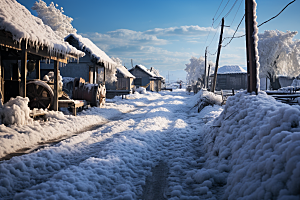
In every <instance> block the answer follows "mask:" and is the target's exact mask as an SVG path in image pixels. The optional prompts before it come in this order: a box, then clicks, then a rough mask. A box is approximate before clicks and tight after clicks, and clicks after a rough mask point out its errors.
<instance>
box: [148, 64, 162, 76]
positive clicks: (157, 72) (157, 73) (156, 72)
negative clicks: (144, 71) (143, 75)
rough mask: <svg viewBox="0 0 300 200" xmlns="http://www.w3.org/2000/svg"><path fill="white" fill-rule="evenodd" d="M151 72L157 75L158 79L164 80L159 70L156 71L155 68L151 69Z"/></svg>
mask: <svg viewBox="0 0 300 200" xmlns="http://www.w3.org/2000/svg"><path fill="white" fill-rule="evenodd" d="M150 72H152V73H153V74H155V76H156V77H160V78H164V77H163V76H162V75H160V74H159V71H158V70H157V69H154V67H151V68H150Z"/></svg>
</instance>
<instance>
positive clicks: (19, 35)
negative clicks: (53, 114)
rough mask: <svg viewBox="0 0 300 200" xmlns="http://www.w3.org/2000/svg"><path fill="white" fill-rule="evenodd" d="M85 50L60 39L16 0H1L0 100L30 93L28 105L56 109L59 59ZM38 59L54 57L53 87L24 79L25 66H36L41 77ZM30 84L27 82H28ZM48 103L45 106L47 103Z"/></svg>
mask: <svg viewBox="0 0 300 200" xmlns="http://www.w3.org/2000/svg"><path fill="white" fill-rule="evenodd" d="M84 55H85V54H84V53H83V52H82V51H80V50H78V49H76V48H74V47H73V46H71V45H69V44H68V43H67V42H65V41H63V39H61V37H59V36H58V35H57V34H56V33H55V31H53V30H52V29H51V28H50V27H49V26H47V25H45V24H44V23H43V21H42V20H41V19H40V18H38V17H35V16H33V15H32V14H31V13H30V11H29V10H28V9H27V8H26V7H24V6H23V5H21V4H20V3H18V2H17V1H16V0H1V9H0V65H1V67H0V69H1V76H0V83H1V84H0V91H1V93H2V101H4V102H6V101H8V100H9V99H10V97H16V96H22V97H26V96H27V97H29V99H30V102H29V106H30V107H39V106H40V105H44V106H45V105H52V106H53V109H54V110H58V68H59V65H60V63H67V62H68V60H70V59H77V60H78V59H79V58H80V57H83V56H84ZM40 60H53V61H54V86H53V90H52V89H51V88H49V86H48V85H47V84H45V83H43V82H42V81H39V80H35V81H34V82H31V84H28V83H27V70H29V69H30V68H36V69H35V71H36V72H35V78H36V79H40V77H41V74H40ZM28 85H29V86H28ZM46 107H47V106H46Z"/></svg>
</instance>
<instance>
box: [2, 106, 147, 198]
mask: <svg viewBox="0 0 300 200" xmlns="http://www.w3.org/2000/svg"><path fill="white" fill-rule="evenodd" d="M143 107H144V106H141V107H138V108H137V109H134V110H131V111H129V112H127V113H123V114H121V115H119V116H117V117H112V118H110V121H106V122H104V123H103V122H101V124H97V125H92V126H89V127H86V128H85V129H83V130H82V131H79V132H76V133H74V134H73V135H72V136H70V137H69V138H63V139H60V140H58V141H54V142H53V141H50V143H49V144H46V145H45V144H43V145H41V146H38V147H36V148H34V149H33V150H32V149H31V150H26V151H27V152H25V154H27V155H24V154H23V155H24V156H23V157H22V158H19V157H18V156H16V157H12V158H11V159H10V160H8V161H0V163H1V165H0V172H1V174H0V180H4V179H6V178H9V179H14V181H13V182H14V183H15V185H14V187H12V190H11V191H9V192H8V193H7V195H3V196H2V195H1V192H0V197H1V199H12V198H13V196H14V195H15V193H20V192H22V191H24V190H26V189H28V188H31V187H33V186H35V185H38V184H41V183H43V182H46V181H47V180H50V179H51V178H52V177H53V176H55V175H56V174H57V173H59V172H60V171H62V170H65V169H67V168H69V167H70V166H78V165H80V163H82V162H83V161H85V160H86V159H88V158H90V157H97V156H98V155H99V152H100V151H101V150H102V149H103V148H104V147H105V146H106V145H108V144H109V143H111V142H112V141H113V140H114V138H116V137H119V134H114V135H110V134H109V130H110V128H111V127H113V126H116V125H115V123H118V122H120V123H121V122H122V120H126V119H127V118H129V117H126V115H128V114H130V113H132V112H135V111H137V110H141V109H143ZM117 125H118V124H117ZM106 129H107V130H106ZM99 131H101V134H100V135H99V134H98V135H97V137H104V138H106V139H104V140H103V141H100V142H96V143H92V144H87V145H82V143H84V142H85V140H87V139H89V137H90V136H91V135H93V134H94V133H96V134H97V132H99ZM87 132H90V134H89V135H88V136H87V137H86V138H83V140H79V141H78V144H77V143H75V144H74V145H73V149H71V150H70V151H67V152H56V151H55V146H56V145H58V146H62V145H63V143H64V142H65V143H68V141H70V140H76V137H77V138H78V137H79V138H80V137H81V135H82V134H83V133H85V134H87ZM83 146H84V147H83ZM53 148H54V149H53ZM29 151H31V152H29ZM48 151H51V153H49V152H48ZM52 154H53V155H55V157H54V156H53V155H52ZM17 155H18V154H17ZM32 159H33V160H36V161H37V162H36V163H32V161H31V160H32ZM21 160H22V164H20V165H21V166H20V167H18V166H15V165H14V164H12V165H13V166H14V167H15V168H17V169H18V170H19V171H18V172H16V171H15V170H14V169H12V170H10V169H9V167H7V168H8V170H6V169H5V168H6V166H9V165H10V163H14V162H19V163H20V161H21ZM8 163H9V164H8ZM23 163H25V165H26V166H27V167H28V170H26V166H22V165H24V164H23ZM41 163H43V164H41ZM32 166H34V168H35V170H36V171H31V170H30V169H29V168H30V167H32ZM3 171H4V173H2V172H3ZM28 173H29V174H31V178H30V180H28V181H26V180H24V179H26V178H25V175H28ZM36 173H38V174H39V176H36ZM3 174H7V175H9V176H10V177H6V176H3ZM0 186H1V184H0Z"/></svg>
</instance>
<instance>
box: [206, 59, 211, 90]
mask: <svg viewBox="0 0 300 200" xmlns="http://www.w3.org/2000/svg"><path fill="white" fill-rule="evenodd" d="M209 71H210V65H208V72H207V80H206V81H207V83H206V86H207V88H208V80H209Z"/></svg>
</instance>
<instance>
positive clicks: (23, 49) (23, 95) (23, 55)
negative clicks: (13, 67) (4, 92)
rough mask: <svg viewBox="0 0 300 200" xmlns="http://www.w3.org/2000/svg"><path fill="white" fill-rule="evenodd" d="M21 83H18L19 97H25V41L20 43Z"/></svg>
mask: <svg viewBox="0 0 300 200" xmlns="http://www.w3.org/2000/svg"><path fill="white" fill-rule="evenodd" d="M21 48H22V56H21V82H20V96H21V97H26V75H27V49H26V42H25V40H23V41H22V43H21Z"/></svg>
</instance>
